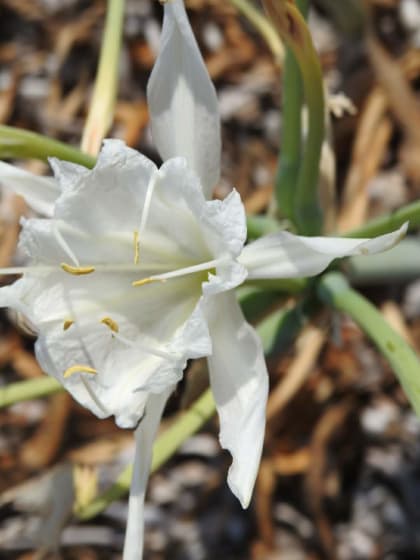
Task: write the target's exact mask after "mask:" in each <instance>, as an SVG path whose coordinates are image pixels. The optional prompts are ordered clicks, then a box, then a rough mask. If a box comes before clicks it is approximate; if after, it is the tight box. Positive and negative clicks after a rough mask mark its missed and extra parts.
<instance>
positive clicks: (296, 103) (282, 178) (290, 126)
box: [276, 0, 308, 222]
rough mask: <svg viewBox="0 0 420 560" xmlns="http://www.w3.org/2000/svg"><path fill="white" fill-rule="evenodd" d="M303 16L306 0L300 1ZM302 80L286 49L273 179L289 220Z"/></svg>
mask: <svg viewBox="0 0 420 560" xmlns="http://www.w3.org/2000/svg"><path fill="white" fill-rule="evenodd" d="M299 8H300V10H301V11H302V13H303V14H304V15H305V16H306V14H307V11H308V2H307V0H301V1H300V6H299ZM303 98H304V95H303V83H302V76H301V72H300V68H299V65H298V63H297V60H296V58H295V55H294V54H293V51H292V50H291V49H290V48H288V49H287V53H286V61H285V65H284V71H283V123H282V137H281V152H280V158H279V166H278V171H277V179H276V199H277V207H278V210H279V213H280V215H281V216H282V217H284V218H287V219H288V220H290V221H291V222H293V221H294V217H295V194H296V185H297V182H298V177H299V170H300V164H301V155H302V105H303Z"/></svg>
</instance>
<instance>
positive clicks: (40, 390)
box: [0, 377, 63, 409]
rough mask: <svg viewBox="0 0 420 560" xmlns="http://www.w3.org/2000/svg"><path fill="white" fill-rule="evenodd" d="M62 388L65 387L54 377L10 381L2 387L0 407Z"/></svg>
mask: <svg viewBox="0 0 420 560" xmlns="http://www.w3.org/2000/svg"><path fill="white" fill-rule="evenodd" d="M62 390H63V387H62V386H61V385H60V383H59V382H58V381H57V380H56V379H54V378H53V377H40V378H38V379H29V380H28V381H18V382H17V383H10V384H9V385H6V387H1V388H0V409H1V408H4V407H6V406H10V405H12V404H15V403H18V402H22V401H27V400H30V399H36V398H39V397H46V396H47V395H52V394H53V393H58V392H59V391H62Z"/></svg>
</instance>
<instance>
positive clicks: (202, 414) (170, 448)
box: [76, 389, 216, 520]
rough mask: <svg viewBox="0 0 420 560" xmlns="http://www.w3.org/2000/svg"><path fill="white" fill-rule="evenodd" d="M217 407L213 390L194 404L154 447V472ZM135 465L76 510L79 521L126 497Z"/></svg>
mask: <svg viewBox="0 0 420 560" xmlns="http://www.w3.org/2000/svg"><path fill="white" fill-rule="evenodd" d="M215 411H216V405H215V403H214V399H213V395H212V392H211V391H210V389H207V391H205V392H204V393H203V395H202V396H201V397H200V398H199V399H198V400H197V401H196V402H195V403H194V404H193V405H192V407H191V408H190V409H188V410H187V412H184V413H183V414H181V415H180V417H179V418H178V419H177V420H175V422H174V423H173V424H172V426H170V427H169V428H168V429H167V430H165V431H164V432H163V433H162V435H160V436H159V437H158V438H157V440H156V443H155V446H154V448H153V460H152V468H151V472H154V471H155V470H157V469H158V468H159V467H160V466H162V465H163V464H164V463H165V462H166V461H167V460H168V459H170V458H171V457H172V455H173V454H174V453H175V452H176V451H177V450H178V449H179V447H180V446H181V445H182V444H183V443H184V441H185V440H186V439H188V438H189V437H191V436H192V435H193V434H195V433H196V432H197V431H198V430H199V429H200V428H201V427H202V426H203V425H204V424H205V423H206V422H207V421H208V420H209V419H210V418H211V417H212V416H213V414H214V413H215ZM131 475H132V466H131V465H130V466H128V467H127V468H126V469H125V470H124V471H123V472H122V473H121V475H120V476H119V477H118V479H117V481H116V483H115V484H113V485H112V486H111V488H109V490H107V491H106V492H104V493H103V494H102V495H100V496H98V497H97V498H96V499H95V500H93V501H92V502H91V503H90V504H88V505H87V506H86V507H84V508H82V509H79V510H78V511H76V515H77V517H78V518H79V519H83V520H86V519H91V518H92V517H95V515H97V514H98V513H100V512H101V511H103V510H104V509H106V507H107V506H109V505H110V504H111V503H112V502H114V501H115V500H118V499H119V498H121V497H122V496H125V494H127V492H128V490H129V488H130V482H131Z"/></svg>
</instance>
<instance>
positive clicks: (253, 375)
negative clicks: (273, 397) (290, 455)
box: [207, 292, 268, 508]
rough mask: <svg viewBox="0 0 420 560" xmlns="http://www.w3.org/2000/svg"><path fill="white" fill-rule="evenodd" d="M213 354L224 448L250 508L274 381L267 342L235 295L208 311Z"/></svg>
mask: <svg viewBox="0 0 420 560" xmlns="http://www.w3.org/2000/svg"><path fill="white" fill-rule="evenodd" d="M207 313H208V319H209V327H210V335H211V338H212V344H213V353H212V355H211V356H210V357H209V358H208V364H209V371H210V384H211V388H212V391H213V393H214V398H215V400H216V405H217V410H218V413H219V417H220V443H221V445H222V447H223V448H225V449H228V450H229V451H230V453H231V454H232V457H233V462H232V466H231V467H230V470H229V474H228V484H229V486H230V488H231V490H232V492H233V493H234V494H235V496H237V498H238V499H239V500H240V502H241V504H242V506H243V507H244V508H245V507H247V506H248V504H249V502H250V500H251V495H252V490H253V487H254V483H255V478H256V476H257V472H258V467H259V463H260V458H261V452H262V447H263V442H264V428H265V407H266V402H267V394H268V375H267V369H266V365H265V361H264V354H263V349H262V345H261V341H260V339H259V338H258V336H257V334H256V332H255V330H254V329H253V328H252V327H251V326H250V325H249V324H248V323H247V322H246V321H245V319H244V317H243V314H242V311H241V309H240V307H239V305H238V303H237V301H236V298H235V294H234V292H227V293H224V294H220V295H217V296H214V297H212V298H211V307H210V305H209V306H208V311H207Z"/></svg>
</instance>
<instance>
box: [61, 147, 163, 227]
mask: <svg viewBox="0 0 420 560" xmlns="http://www.w3.org/2000/svg"><path fill="white" fill-rule="evenodd" d="M50 162H51V165H52V167H53V170H54V174H55V177H56V179H57V181H58V182H59V183H60V186H61V187H62V190H63V194H62V195H61V196H60V198H59V199H58V200H57V203H56V207H55V214H54V215H55V218H57V219H60V220H64V221H66V222H67V223H68V224H69V225H72V226H74V227H75V228H80V229H82V230H83V231H87V232H89V233H93V234H102V233H106V232H110V231H113V232H124V231H126V232H130V233H132V232H133V231H134V230H135V229H137V228H138V226H139V221H140V217H141V209H142V207H143V203H144V196H145V192H146V190H147V185H148V182H149V180H150V177H151V175H152V174H153V173H154V172H156V171H157V169H156V166H155V165H154V164H153V163H152V162H151V161H150V160H148V159H147V158H146V157H144V156H142V155H141V154H139V153H138V152H136V151H135V150H132V149H131V148H128V147H127V146H126V145H125V144H124V142H121V141H120V140H106V141H105V143H104V146H103V148H102V150H101V152H100V154H99V158H98V161H97V163H96V165H95V167H94V168H93V169H92V170H86V171H85V170H82V169H81V168H80V166H75V165H73V164H69V163H68V162H62V161H59V160H54V159H52V160H50Z"/></svg>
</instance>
